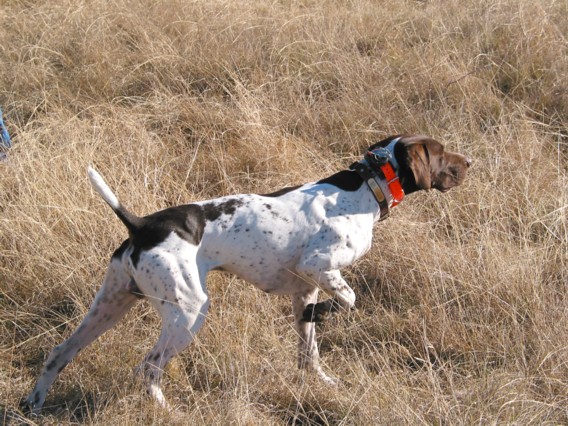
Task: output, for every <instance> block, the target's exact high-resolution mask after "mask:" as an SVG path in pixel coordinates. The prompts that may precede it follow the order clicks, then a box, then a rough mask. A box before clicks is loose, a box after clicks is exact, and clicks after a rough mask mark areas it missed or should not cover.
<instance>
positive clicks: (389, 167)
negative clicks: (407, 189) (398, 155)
mask: <svg viewBox="0 0 568 426" xmlns="http://www.w3.org/2000/svg"><path fill="white" fill-rule="evenodd" d="M398 139H399V138H397V139H395V140H393V141H392V142H391V143H390V144H389V145H388V146H387V147H386V148H377V149H374V150H372V151H369V152H367V154H365V157H364V158H363V160H361V161H358V162H356V163H353V164H352V165H351V166H350V167H349V168H350V169H351V170H354V171H355V172H357V174H359V176H361V178H362V179H363V181H364V182H365V183H366V184H367V186H368V187H369V189H370V190H371V192H372V193H373V195H374V196H375V199H376V200H377V202H378V203H379V207H380V210H381V215H380V217H379V221H382V220H385V219H386V218H387V217H389V208H390V207H394V206H396V205H398V204H399V203H400V202H401V201H402V200H403V198H404V190H403V189H402V185H401V183H400V180H399V178H398V175H397V174H396V169H398V164H397V162H396V159H395V158H394V153H393V149H392V148H394V145H395V144H396V142H398ZM393 166H394V167H393ZM387 192H388V193H387ZM385 193H387V196H385Z"/></svg>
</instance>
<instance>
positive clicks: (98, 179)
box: [87, 166, 121, 210]
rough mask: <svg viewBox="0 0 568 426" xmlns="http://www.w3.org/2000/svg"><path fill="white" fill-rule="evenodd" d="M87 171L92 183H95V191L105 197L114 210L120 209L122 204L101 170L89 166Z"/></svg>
mask: <svg viewBox="0 0 568 426" xmlns="http://www.w3.org/2000/svg"><path fill="white" fill-rule="evenodd" d="M87 173H88V174H89V179H90V180H91V184H92V185H93V188H95V191H97V192H98V193H99V194H100V195H101V197H103V199H104V200H105V201H106V202H107V203H108V205H109V206H111V207H112V209H113V210H119V209H120V208H121V206H120V202H119V201H118V198H116V195H114V192H112V190H111V189H110V188H109V186H108V185H107V184H106V182H105V181H104V179H103V178H102V176H101V175H100V174H99V172H97V171H96V170H95V169H93V168H92V167H90V166H89V167H88V168H87Z"/></svg>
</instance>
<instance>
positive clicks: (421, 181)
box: [406, 141, 432, 189]
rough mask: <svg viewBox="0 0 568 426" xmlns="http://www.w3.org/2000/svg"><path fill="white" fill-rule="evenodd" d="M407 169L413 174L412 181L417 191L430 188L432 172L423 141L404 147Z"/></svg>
mask: <svg viewBox="0 0 568 426" xmlns="http://www.w3.org/2000/svg"><path fill="white" fill-rule="evenodd" d="M406 155H407V162H408V167H409V168H410V170H412V173H413V174H414V181H415V182H416V186H417V187H418V189H430V188H431V187H432V172H431V167H430V155H429V152H428V147H427V144H426V143H425V141H416V142H413V143H409V144H408V145H407V146H406Z"/></svg>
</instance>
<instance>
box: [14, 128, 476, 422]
mask: <svg viewBox="0 0 568 426" xmlns="http://www.w3.org/2000/svg"><path fill="white" fill-rule="evenodd" d="M470 164H471V161H470V160H469V159H468V158H466V157H465V156H463V155H461V154H457V153H452V152H446V151H444V147H443V146H442V145H441V144H440V143H438V142H436V141H435V140H433V139H431V138H428V137H425V136H393V137H389V138H387V139H385V140H383V141H381V142H379V143H376V144H374V145H373V146H371V147H370V148H369V150H368V153H367V154H366V155H365V157H364V158H363V159H362V160H361V161H359V162H357V163H354V164H353V165H352V166H351V167H350V169H349V170H343V171H340V172H338V173H336V174H334V175H333V176H330V177H328V178H326V179H323V180H320V181H318V182H314V183H307V184H305V185H301V186H297V187H292V188H284V189H282V190H280V191H277V192H274V193H272V194H266V195H256V194H244V195H231V196H226V197H221V198H217V199H214V200H209V201H202V202H196V203H193V204H188V205H182V206H178V207H171V208H168V209H165V210H162V211H159V212H156V213H153V214H150V215H148V216H145V217H138V216H135V215H134V214H132V213H131V212H129V211H128V210H127V209H126V208H125V207H123V206H122V204H121V203H120V202H119V201H118V199H117V197H116V196H115V195H114V194H113V192H112V191H111V190H110V188H109V187H108V186H107V185H106V183H105V182H104V181H103V179H102V177H101V176H100V175H99V174H98V173H97V172H96V171H95V170H93V169H91V168H89V171H88V172H89V178H90V180H91V183H92V185H93V187H94V188H95V190H96V191H97V192H98V193H99V194H100V195H101V196H102V197H103V199H104V200H105V201H106V202H107V203H108V204H109V205H110V207H112V209H113V210H114V212H115V213H116V215H117V216H118V217H119V219H120V220H121V221H122V222H123V223H124V224H125V225H126V228H127V229H128V233H129V238H128V239H127V240H126V241H124V242H123V243H122V245H121V246H120V247H119V248H118V249H117V250H116V251H115V252H114V254H113V255H112V258H111V260H110V265H109V267H108V270H107V272H106V276H105V278H104V281H103V284H102V287H101V289H100V290H99V292H98V294H97V296H96V298H95V300H94V302H93V304H92V306H91V308H90V310H89V312H88V314H87V316H86V317H85V319H84V320H83V322H82V323H81V324H80V325H79V327H78V328H77V330H75V332H74V333H73V334H72V335H71V336H70V337H69V338H68V339H67V340H66V341H65V342H63V343H62V344H60V345H59V346H57V347H56V348H55V349H53V351H52V352H51V354H50V355H49V357H48V358H47V361H46V362H45V365H44V367H43V370H42V372H41V375H40V377H39V380H38V382H37V384H36V386H35V388H34V389H33V390H32V392H31V393H30V394H29V396H28V397H27V398H26V399H25V400H24V401H23V403H24V404H25V406H26V407H27V408H28V409H30V410H31V411H32V412H35V413H37V412H39V411H40V409H41V407H42V405H43V403H44V400H45V397H46V394H47V391H48V389H49V387H50V386H51V384H52V383H53V381H54V380H55V379H56V377H57V376H58V374H59V373H60V372H61V370H63V368H64V367H65V366H66V365H67V364H68V363H69V362H70V361H71V360H72V359H73V357H74V356H75V355H76V354H77V353H78V352H79V351H80V350H81V349H83V348H84V347H86V346H87V345H89V344H90V343H91V342H93V341H94V340H95V339H96V338H97V337H99V336H100V335H101V334H103V333H104V332H105V331H106V330H108V329H110V328H111V327H113V326H114V325H115V324H116V323H117V321H119V320H120V319H121V318H122V317H123V316H124V314H125V313H126V312H127V311H128V310H129V309H130V308H131V307H132V306H133V305H134V304H135V303H136V301H137V300H138V299H140V298H144V297H145V298H147V299H148V301H149V302H150V303H151V304H152V305H153V306H154V307H155V308H156V310H157V311H158V313H159V314H160V316H161V318H162V332H161V335H160V338H159V339H158V342H157V343H156V344H155V346H154V347H153V348H152V349H151V350H150V352H149V353H148V354H147V355H146V357H145V358H144V361H143V362H142V364H141V365H140V367H139V371H140V372H141V374H142V375H143V378H144V383H145V384H146V386H147V390H148V393H149V394H150V395H152V396H153V397H154V398H155V399H156V400H157V401H158V402H159V403H160V404H161V405H163V406H165V407H167V406H168V405H167V402H166V400H165V398H164V395H163V393H162V391H161V389H160V378H161V376H162V371H163V369H164V367H165V366H166V364H167V363H168V361H169V360H170V359H171V358H172V357H173V356H175V355H176V354H177V353H179V352H180V351H182V350H183V349H184V348H186V347H187V346H188V345H189V344H190V342H191V340H192V339H193V336H194V335H195V334H196V333H197V332H198V331H199V329H200V328H201V326H202V325H203V322H204V321H205V318H206V316H207V309H208V307H209V297H208V295H207V289H206V287H205V278H206V276H207V273H208V272H209V271H211V270H221V271H226V272H230V273H233V274H236V275H237V276H239V277H241V278H242V279H244V280H246V281H249V282H251V283H253V284H254V285H256V286H257V287H258V288H259V289H261V290H264V291H266V292H268V293H272V294H277V295H289V296H291V298H292V309H293V313H294V319H295V326H296V330H297V333H298V337H299V343H298V366H299V368H309V369H312V370H313V371H315V373H317V375H318V376H319V377H321V379H323V380H324V381H325V382H327V383H330V384H333V383H335V379H333V378H331V377H329V376H328V375H326V374H325V373H324V371H323V370H322V368H321V367H320V364H319V360H318V358H319V356H318V347H317V343H316V336H315V326H314V323H315V322H319V321H322V320H323V319H325V317H326V316H327V315H329V314H330V313H332V312H336V311H339V310H342V309H345V310H347V309H351V308H353V306H354V304H355V293H354V292H353V290H352V289H351V287H349V285H348V284H347V283H346V282H345V281H344V279H343V278H342V277H341V273H340V270H341V269H342V268H345V267H346V266H349V265H351V264H352V263H353V262H355V261H356V260H357V259H359V258H360V257H361V256H363V255H364V254H365V253H366V252H367V251H368V250H369V248H370V247H371V239H372V235H373V225H374V224H375V222H377V221H379V220H381V219H383V218H385V217H386V216H388V211H389V208H391V207H393V206H394V205H396V204H398V203H399V202H400V201H401V200H402V197H403V196H404V195H408V194H410V193H412V192H415V191H418V190H422V189H424V190H428V189H431V188H435V189H437V190H439V191H442V192H446V191H448V190H449V189H451V188H453V187H455V186H457V185H459V184H461V183H462V182H463V180H464V178H465V175H466V170H467V169H468V167H469V166H470ZM320 289H321V290H323V291H324V292H325V293H326V294H328V295H329V296H330V298H329V299H327V300H324V301H321V302H318V301H317V298H318V291H319V290H320Z"/></svg>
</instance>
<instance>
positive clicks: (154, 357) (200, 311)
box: [138, 258, 209, 408]
mask: <svg viewBox="0 0 568 426" xmlns="http://www.w3.org/2000/svg"><path fill="white" fill-rule="evenodd" d="M160 262H163V263H162V264H161V265H162V266H163V268H162V271H168V273H167V274H158V275H153V277H152V279H153V280H159V281H152V282H150V283H146V288H150V289H153V288H157V289H159V291H160V293H159V294H158V293H156V294H155V295H150V296H149V297H148V300H149V301H150V302H151V303H152V305H153V306H154V307H155V308H156V310H157V311H158V313H159V314H160V317H161V319H162V331H161V334H160V337H159V339H158V341H157V343H156V344H155V345H154V347H153V348H152V349H151V350H150V351H149V352H148V354H147V355H146V357H145V358H144V361H143V362H142V364H141V365H140V366H139V367H138V373H139V374H141V375H142V376H143V379H144V383H145V385H146V389H147V392H148V394H149V395H150V396H152V397H153V398H154V399H155V400H156V401H157V402H158V403H159V404H160V405H161V406H162V407H164V408H169V405H168V403H167V401H166V399H165V397H164V394H163V393H162V390H161V388H160V382H161V379H162V374H163V370H164V368H165V366H166V364H167V363H168V362H169V361H170V359H172V358H173V357H174V356H176V355H177V354H178V353H179V352H181V351H182V350H184V349H185V348H186V347H187V346H189V344H190V343H191V341H192V340H193V337H194V336H195V335H196V334H197V332H198V331H199V330H200V329H201V327H202V326H203V323H204V322H205V317H206V315H207V310H208V309H209V298H208V296H207V293H206V291H205V286H204V285H202V284H201V283H204V282H205V274H201V275H200V274H199V273H197V271H195V270H194V269H193V270H191V271H189V270H187V269H192V268H188V267H187V266H188V264H187V263H186V264H184V265H175V264H174V263H170V262H168V260H167V259H164V258H162V259H160ZM148 284H149V285H148ZM162 291H163V293H162Z"/></svg>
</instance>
